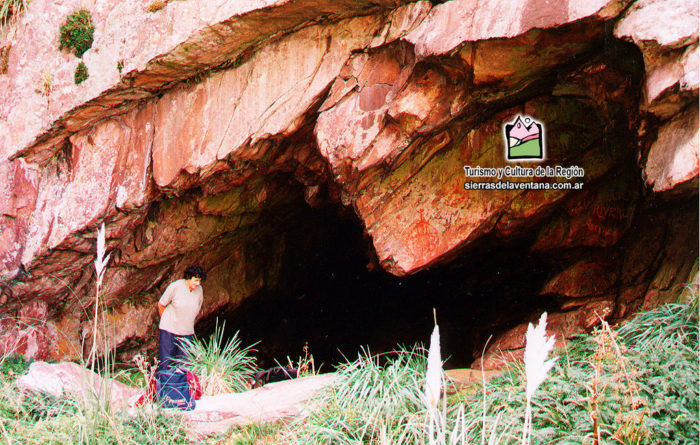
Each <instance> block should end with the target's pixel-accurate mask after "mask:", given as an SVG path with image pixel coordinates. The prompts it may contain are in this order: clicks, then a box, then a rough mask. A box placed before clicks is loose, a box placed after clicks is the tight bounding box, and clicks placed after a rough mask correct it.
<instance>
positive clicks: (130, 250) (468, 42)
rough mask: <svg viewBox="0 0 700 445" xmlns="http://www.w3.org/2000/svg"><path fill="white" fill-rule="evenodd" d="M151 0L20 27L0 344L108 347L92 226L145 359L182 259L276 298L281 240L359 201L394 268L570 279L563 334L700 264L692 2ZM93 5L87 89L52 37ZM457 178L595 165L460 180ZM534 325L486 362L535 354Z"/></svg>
mask: <svg viewBox="0 0 700 445" xmlns="http://www.w3.org/2000/svg"><path fill="white" fill-rule="evenodd" d="M148 3H149V2H140V1H136V0H133V1H129V2H126V3H125V2H121V3H120V4H119V5H116V6H115V5H113V4H111V3H110V2H108V1H107V0H100V1H92V2H87V4H86V3H85V2H77V1H72V0H71V1H67V2H63V3H61V4H60V5H53V4H49V2H41V1H34V2H30V3H29V4H28V5H27V10H26V11H25V13H24V14H23V15H22V16H21V17H20V18H18V20H17V22H16V23H15V24H14V25H13V26H12V27H11V28H10V29H9V31H8V30H5V35H4V37H3V40H2V42H0V47H1V48H6V50H4V51H3V52H0V54H4V57H5V58H6V61H5V63H6V64H7V70H6V72H5V73H4V74H0V90H1V91H2V92H3V94H2V100H1V101H0V178H2V180H1V181H0V285H1V290H2V293H1V296H0V311H2V314H3V318H2V319H1V320H0V324H2V326H3V330H2V332H3V334H2V336H1V338H0V350H2V351H10V350H17V351H19V352H21V353H23V354H26V355H28V356H31V357H37V358H58V357H60V358H72V359H74V358H78V357H80V356H81V355H82V354H83V349H84V348H87V347H88V345H89V344H90V343H91V342H92V341H93V340H94V337H96V335H93V333H92V328H91V326H92V325H93V323H92V322H91V320H90V318H91V315H88V314H92V313H93V312H94V308H93V307H92V305H94V304H95V301H96V298H95V294H96V289H95V283H94V281H95V280H94V273H93V271H92V269H91V267H90V266H91V262H92V261H93V259H94V255H95V251H94V233H95V230H96V228H97V227H98V226H99V225H100V224H101V223H105V224H106V227H107V238H108V241H107V246H108V250H110V251H112V260H111V263H110V267H109V269H108V271H107V274H106V276H105V279H104V283H103V285H102V287H101V289H100V292H101V299H100V301H101V303H100V304H101V305H102V306H101V307H100V308H99V309H100V310H99V311H98V312H100V313H101V314H102V316H103V319H104V320H105V323H106V325H107V326H108V328H107V329H106V331H105V332H108V334H107V335H109V345H110V347H121V348H128V349H138V348H146V347H148V346H149V345H152V339H153V337H154V335H153V334H154V329H155V322H154V320H155V309H154V303H155V301H156V299H157V295H158V294H159V292H160V291H162V289H163V287H164V286H165V285H167V283H168V282H169V281H170V280H172V279H173V278H174V277H176V276H177V274H179V273H180V271H181V270H182V269H183V268H184V265H186V264H189V263H192V262H195V261H196V262H200V263H202V264H203V265H204V266H205V267H206V268H207V269H209V270H210V279H209V280H207V282H206V284H205V293H206V295H207V299H206V300H205V305H204V308H203V314H202V317H207V316H209V315H211V314H214V313H216V312H217V311H219V310H221V309H222V308H228V309H231V308H235V307H236V306H238V305H239V304H240V302H241V301H243V300H244V299H245V298H247V297H248V296H251V295H254V294H255V293H257V292H260V291H261V290H263V289H271V288H274V287H275V285H276V283H277V279H278V276H279V273H280V267H281V264H280V261H279V260H278V258H279V257H280V256H281V253H282V252H283V251H284V250H285V248H286V242H285V239H284V237H283V236H280V235H279V232H280V231H279V230H278V229H279V227H281V225H284V224H285V222H286V221H287V219H285V215H287V214H290V213H293V212H294V208H295V207H297V206H302V205H312V206H315V205H323V203H328V202H330V203H339V204H342V205H344V206H346V207H348V208H350V209H351V210H352V211H353V212H354V213H355V214H356V215H357V217H358V218H359V220H360V221H361V222H362V224H363V225H364V227H365V230H366V233H367V235H368V237H369V238H370V239H371V242H372V247H373V255H376V258H375V259H374V260H373V261H376V263H377V265H378V266H380V267H381V268H383V269H384V270H386V271H388V272H390V273H392V274H395V275H408V274H414V273H416V272H418V271H421V270H424V269H426V268H430V267H434V266H439V265H443V264H447V263H449V262H450V261H451V260H452V259H454V258H456V257H458V256H460V255H462V254H463V253H464V252H467V251H469V249H470V248H471V246H474V245H475V243H477V241H478V240H480V239H482V238H483V237H484V236H487V235H488V236H493V237H496V238H497V239H502V240H504V241H507V240H512V239H516V238H522V237H524V236H525V237H527V236H529V237H531V238H532V240H533V241H532V243H531V245H530V249H531V251H532V252H540V253H542V254H543V255H545V254H546V255H551V256H552V258H555V259H557V261H554V263H557V264H559V267H558V268H556V269H553V270H552V271H551V277H550V279H549V280H548V281H547V282H546V284H545V285H544V287H543V288H542V290H541V292H540V294H542V295H555V296H556V297H557V298H558V301H560V302H561V306H560V307H559V310H558V312H557V313H556V314H554V315H553V317H552V319H553V320H554V322H553V326H555V327H557V326H558V328H557V329H558V331H559V332H560V334H561V337H566V336H568V335H571V334H572V333H575V332H577V331H580V330H585V329H589V328H590V327H591V326H592V324H594V323H595V320H597V318H596V317H600V318H611V317H612V318H620V317H624V316H627V315H629V314H630V313H631V311H633V310H635V309H637V308H639V307H644V306H649V305H654V304H658V303H660V302H663V301H667V300H669V299H672V298H674V297H675V296H676V295H677V294H678V291H677V290H678V287H679V285H680V283H683V282H686V281H688V280H689V279H691V280H692V277H693V274H694V273H696V272H695V271H696V270H697V261H696V258H697V255H698V252H697V243H696V241H697V178H698V138H697V131H698V111H697V100H698V53H697V46H698V29H697V21H698V10H697V5H692V4H690V3H688V2H676V1H675V0H665V1H661V0H656V1H654V0H648V1H644V0H640V1H636V2H632V1H624V2H620V1H605V0H596V1H593V2H591V1H588V2H583V1H573V0H572V1H569V2H560V3H558V4H557V6H555V7H551V6H549V5H548V4H547V2H540V1H536V0H528V1H516V0H503V1H499V2H491V3H489V4H488V5H486V4H481V3H480V2H476V1H473V0H452V1H448V2H445V3H439V4H433V3H431V2H428V1H418V2H411V3H409V2H405V1H398V0H396V1H390V0H385V1H379V2H363V1H355V0H353V1H332V2H310V1H298V2H293V1H285V0H277V1H273V0H267V1H250V2H225V1H219V2H210V1H208V2H202V1H196V0H189V1H186V2H170V3H168V4H167V6H166V7H165V8H164V9H162V10H160V11H156V12H147V9H148V6H149V5H148ZM81 6H82V7H85V8H87V9H89V10H90V11H91V12H92V14H93V19H94V24H95V28H96V30H95V41H94V43H93V46H92V48H91V49H90V50H88V51H87V52H86V53H85V54H84V56H83V57H82V60H83V61H84V63H85V64H86V66H87V68H88V71H89V72H90V77H89V78H88V80H87V81H85V82H84V83H81V84H80V85H75V84H74V83H73V70H74V69H75V66H76V65H77V63H78V59H77V58H76V57H75V56H73V55H71V54H67V53H64V52H60V51H58V49H57V33H58V27H59V26H60V23H61V21H62V20H63V19H64V17H65V16H66V15H68V14H70V13H71V12H72V11H73V10H74V9H78V8H79V7H81ZM659 20H661V21H662V22H663V23H664V26H662V27H659V26H658V23H659ZM652 24H653V25H654V26H652ZM28 36H32V37H31V38H29V37H28ZM517 115H529V116H533V117H535V118H536V119H539V120H540V121H542V122H543V124H544V128H545V133H546V136H545V143H546V158H545V160H543V161H541V162H536V163H532V162H518V163H508V162H506V159H505V158H506V150H505V143H506V142H507V141H504V135H503V131H504V130H503V125H504V124H505V123H506V122H510V121H512V119H513V118H514V117H515V116H517ZM465 166H478V167H481V168H489V169H490V168H493V169H496V170H497V169H499V168H505V167H512V168H513V169H515V167H516V166H518V167H521V168H522V169H523V170H520V171H524V172H527V170H526V169H527V168H533V169H534V168H535V167H536V166H542V167H543V168H544V167H551V168H555V167H561V168H564V169H570V168H572V167H575V168H576V169H580V170H581V171H583V172H585V174H584V175H583V177H571V176H569V175H568V173H566V172H575V171H576V170H575V169H570V170H565V173H566V174H564V173H563V174H561V175H549V176H548V175H535V174H534V173H532V174H531V173H521V174H518V175H516V176H511V177H508V178H505V179H507V180H508V181H510V182H511V183H513V184H516V186H517V184H524V183H528V184H532V183H536V184H539V185H540V186H541V187H540V188H543V187H545V186H546V187H548V188H549V189H548V190H542V189H540V190H525V189H523V190H498V189H496V190H467V189H465V182H469V181H472V180H473V179H474V178H471V177H467V176H468V175H465V168H464V167H465ZM640 178H642V179H640ZM476 182H490V183H493V184H495V183H496V182H498V179H497V178H493V177H486V178H476ZM576 183H579V184H580V190H575V189H573V187H574V185H575V184H576ZM567 187H568V188H567ZM666 216H667V217H666ZM694 241H695V243H694ZM670 246H674V247H676V246H677V248H670ZM486 254H487V253H486ZM518 329H522V328H520V327H515V328H514V330H512V331H508V332H506V333H505V334H504V336H502V337H500V338H499V339H497V341H496V342H495V343H494V344H493V347H492V351H491V353H492V355H493V357H496V356H497V351H499V350H518V349H519V348H521V347H522V344H519V343H518V342H517V341H514V340H510V339H512V338H515V337H518V336H517V335H515V336H514V335H513V332H519V331H518ZM149 342H151V343H149ZM494 360H495V359H494Z"/></svg>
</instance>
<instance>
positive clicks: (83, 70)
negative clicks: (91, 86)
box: [74, 62, 90, 85]
mask: <svg viewBox="0 0 700 445" xmlns="http://www.w3.org/2000/svg"><path fill="white" fill-rule="evenodd" d="M88 77H90V75H89V74H88V70H87V67H86V66H85V63H83V62H80V63H79V64H78V66H77V67H76V68H75V76H74V79H75V84H76V85H79V84H81V83H82V82H83V81H85V79H87V78H88Z"/></svg>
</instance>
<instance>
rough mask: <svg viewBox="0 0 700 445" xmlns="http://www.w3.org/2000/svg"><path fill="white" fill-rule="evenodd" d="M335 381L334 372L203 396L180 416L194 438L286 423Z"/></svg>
mask: <svg viewBox="0 0 700 445" xmlns="http://www.w3.org/2000/svg"><path fill="white" fill-rule="evenodd" d="M337 378H338V375H337V374H335V373H328V374H320V375H314V376H308V377H301V378H298V379H293V380H284V381H281V382H274V383H268V384H267V385H265V386H263V387H261V388H256V389H252V390H250V391H245V392H241V393H235V394H219V395H216V396H205V397H202V398H201V399H199V400H197V406H196V408H195V409H194V410H192V411H187V412H184V413H183V417H184V419H185V420H186V421H187V422H188V423H189V425H190V433H191V434H192V435H193V436H198V437H203V436H208V435H211V434H214V433H220V432H225V431H227V430H228V429H230V428H231V427H234V426H243V425H248V424H250V423H260V422H274V421H278V420H289V419H292V418H294V417H297V416H299V415H303V412H304V408H305V402H307V401H308V400H309V399H311V398H312V397H313V396H314V395H316V394H318V393H319V392H320V391H321V390H323V389H324V388H326V387H327V386H329V385H331V384H333V382H335V381H336V380H337Z"/></svg>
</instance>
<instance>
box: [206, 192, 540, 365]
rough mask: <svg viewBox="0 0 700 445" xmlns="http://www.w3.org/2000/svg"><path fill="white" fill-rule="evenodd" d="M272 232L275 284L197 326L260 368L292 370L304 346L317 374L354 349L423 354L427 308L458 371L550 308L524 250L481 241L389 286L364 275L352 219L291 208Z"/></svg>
mask: <svg viewBox="0 0 700 445" xmlns="http://www.w3.org/2000/svg"><path fill="white" fill-rule="evenodd" d="M278 227H280V229H279V231H280V232H281V233H280V236H285V237H286V248H285V251H284V254H283V256H284V257H283V258H282V271H281V276H280V279H279V284H278V285H277V286H276V287H275V288H274V289H267V290H265V291H263V292H259V293H258V294H256V295H254V296H252V297H249V298H247V299H246V300H245V301H244V302H243V303H242V304H241V305H240V306H238V307H236V308H235V309H231V310H227V311H226V312H218V313H217V314H215V315H213V316H210V317H208V318H206V319H204V320H202V321H200V323H198V326H197V332H198V333H200V335H203V336H207V335H208V334H209V333H211V332H212V331H213V328H214V325H215V318H218V320H219V322H221V321H223V320H225V321H226V332H225V334H226V336H229V337H230V336H232V335H233V334H234V333H235V332H236V331H239V337H240V338H241V341H242V344H243V345H249V344H252V343H255V342H259V343H258V344H257V345H256V347H255V348H256V349H257V350H258V359H259V361H260V364H261V366H264V367H271V366H275V365H276V363H280V364H286V362H287V357H289V358H290V359H291V360H292V361H294V362H296V361H297V359H298V358H299V357H301V356H303V355H304V352H303V349H304V346H305V345H307V346H308V350H309V353H310V354H312V355H313V357H314V362H315V364H316V367H317V368H318V366H319V365H320V364H321V363H322V364H323V369H324V370H330V369H333V367H334V366H335V365H337V364H339V363H342V362H344V361H346V359H345V358H347V359H350V360H352V359H354V358H356V357H357V354H358V353H359V352H360V351H361V350H362V349H363V348H368V349H369V351H371V352H372V353H373V354H376V353H384V352H388V351H392V350H396V349H397V348H398V347H399V346H402V345H403V346H407V347H410V346H412V345H414V344H416V343H423V344H424V345H427V344H428V342H429V338H430V333H431V331H432V329H433V308H435V310H436V312H437V320H438V323H439V325H440V330H441V340H442V353H443V357H445V358H446V359H447V366H449V367H466V366H468V365H469V364H470V363H471V362H472V360H473V359H475V358H476V357H478V356H480V353H481V349H482V348H483V346H484V343H485V342H486V340H487V338H488V336H489V335H491V334H495V333H498V332H501V331H502V330H504V329H507V328H509V327H512V326H514V325H515V324H518V323H520V322H522V320H523V318H524V317H525V316H526V315H527V314H530V313H534V312H536V311H538V310H542V309H550V308H551V307H552V306H553V302H552V301H551V298H549V299H548V298H547V297H542V296H538V295H537V291H538V290H539V289H540V288H541V285H542V283H543V280H544V279H545V278H546V275H547V273H546V272H547V267H546V265H543V263H542V262H541V261H540V260H539V259H536V258H532V257H530V256H529V254H528V253H527V252H528V248H527V246H528V245H529V241H528V240H519V241H516V242H512V243H509V244H507V245H504V244H503V242H502V241H499V242H498V243H497V242H495V240H492V241H489V240H488V239H487V240H484V241H483V242H481V243H480V244H479V246H475V247H473V248H470V249H469V251H466V252H464V253H463V254H461V255H460V256H459V257H457V258H456V259H455V260H453V261H452V262H450V263H449V264H448V265H446V266H440V267H434V268H431V269H429V270H424V271H422V272H419V273H417V274H415V275H411V276H406V277H396V276H394V275H391V274H389V273H387V272H385V271H383V270H382V269H380V268H378V267H375V268H371V267H368V264H370V263H372V260H371V255H372V253H373V250H372V246H371V241H370V240H369V239H368V237H367V236H366V235H364V236H363V227H362V223H361V222H360V221H359V220H358V219H357V218H356V217H355V216H354V213H353V212H352V211H348V210H347V209H344V208H340V209H339V208H337V207H336V206H334V205H326V206H322V207H320V208H310V207H309V206H307V205H305V204H303V203H301V205H299V206H295V209H294V211H291V212H289V213H288V214H287V216H286V217H285V218H284V221H282V224H279V226H278ZM496 246H498V247H496ZM369 269H374V270H369Z"/></svg>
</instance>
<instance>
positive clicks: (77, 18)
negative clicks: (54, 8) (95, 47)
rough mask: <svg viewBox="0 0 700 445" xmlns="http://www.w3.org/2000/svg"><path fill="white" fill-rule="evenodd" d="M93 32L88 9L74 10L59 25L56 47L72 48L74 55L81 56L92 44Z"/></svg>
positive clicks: (93, 28)
mask: <svg viewBox="0 0 700 445" xmlns="http://www.w3.org/2000/svg"><path fill="white" fill-rule="evenodd" d="M94 33H95V26H94V25H93V24H92V17H91V16H90V11H88V10H87V9H80V10H78V11H75V12H74V13H73V14H71V15H69V16H68V18H67V19H66V21H65V22H63V25H61V35H60V38H59V46H58V49H61V50H62V49H67V50H69V51H70V50H73V52H74V53H75V55H76V57H81V56H82V55H83V54H84V53H85V51H87V50H88V49H90V47H91V46H92V39H93V35H94Z"/></svg>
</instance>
